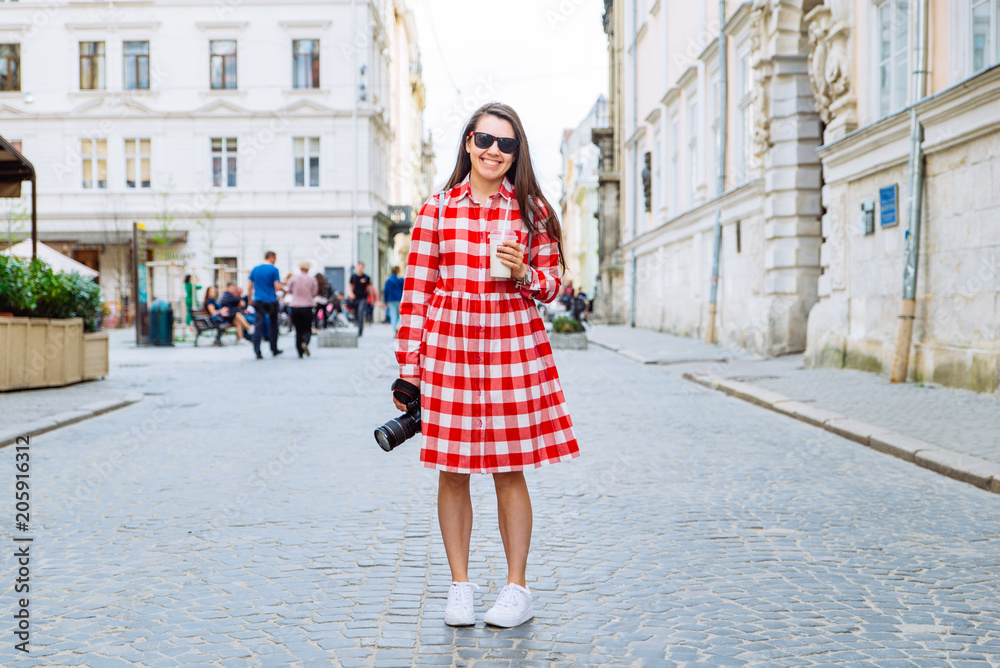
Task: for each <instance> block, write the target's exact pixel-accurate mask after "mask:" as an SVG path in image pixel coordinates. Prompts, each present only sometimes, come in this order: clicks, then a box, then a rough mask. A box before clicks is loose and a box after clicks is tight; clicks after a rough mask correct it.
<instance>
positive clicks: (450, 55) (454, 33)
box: [408, 0, 608, 206]
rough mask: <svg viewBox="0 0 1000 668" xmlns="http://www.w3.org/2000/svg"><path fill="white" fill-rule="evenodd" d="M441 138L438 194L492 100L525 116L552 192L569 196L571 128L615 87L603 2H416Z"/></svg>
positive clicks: (430, 111)
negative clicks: (563, 182)
mask: <svg viewBox="0 0 1000 668" xmlns="http://www.w3.org/2000/svg"><path fill="white" fill-rule="evenodd" d="M408 5H409V7H410V8H411V9H412V10H413V13H414V16H415V18H416V23H417V39H418V42H419V45H420V58H421V63H422V66H423V79H424V86H425V87H426V90H427V108H426V110H425V111H424V127H425V133H430V134H431V136H432V138H433V141H434V153H435V159H434V164H435V167H436V169H437V172H436V174H435V177H434V185H435V188H436V189H437V188H440V187H441V186H443V185H444V181H445V180H446V179H447V178H448V176H449V175H450V174H451V171H452V169H453V168H454V166H455V159H456V156H457V151H458V141H459V134H460V133H461V131H462V128H463V126H464V124H465V121H466V119H467V118H468V117H469V115H470V114H471V113H472V112H473V111H475V110H476V108H478V107H479V106H480V105H482V104H483V103H486V102H491V101H500V102H504V103H506V104H509V105H510V106H511V107H513V108H514V110H515V111H516V112H517V113H518V115H519V116H520V117H521V122H522V123H523V124H524V127H525V132H526V133H527V136H528V142H529V146H530V147H531V155H532V162H533V163H534V166H535V174H536V176H537V177H538V180H539V182H540V183H541V185H542V188H543V191H544V192H545V196H546V197H547V198H549V201H550V202H552V203H553V205H555V206H558V205H556V204H555V203H556V202H557V201H558V200H559V195H560V185H559V177H560V173H561V172H562V157H561V156H560V154H559V147H560V144H561V143H562V136H563V130H564V129H571V128H575V127H576V126H577V125H579V124H580V123H581V122H582V121H583V119H584V118H585V117H586V115H587V113H588V112H589V111H590V109H591V107H593V105H594V103H595V102H596V101H597V98H598V96H600V95H602V94H604V95H607V91H608V42H607V36H606V35H605V34H604V29H603V26H602V23H601V17H602V15H603V13H604V2H603V1H602V0H505V1H504V2H485V1H483V0H409V1H408Z"/></svg>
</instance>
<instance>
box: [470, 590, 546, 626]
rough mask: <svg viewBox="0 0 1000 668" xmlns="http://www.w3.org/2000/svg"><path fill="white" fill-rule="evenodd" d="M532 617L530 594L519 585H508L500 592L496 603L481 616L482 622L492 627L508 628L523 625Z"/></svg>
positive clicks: (533, 612)
mask: <svg viewBox="0 0 1000 668" xmlns="http://www.w3.org/2000/svg"><path fill="white" fill-rule="evenodd" d="M534 616H535V608H534V606H533V605H532V604H531V592H530V591H528V590H527V589H525V588H524V587H522V586H520V585H516V584H509V585H507V586H506V587H504V588H503V589H502V590H501V591H500V595H499V596H497V602H496V603H495V604H494V605H493V607H492V608H490V609H489V610H488V611H487V612H486V614H485V615H484V616H483V621H484V622H486V623H487V624H490V625H492V626H503V627H505V628H510V627H512V626H518V625H520V624H524V623H525V622H526V621H528V620H529V619H531V618H532V617H534Z"/></svg>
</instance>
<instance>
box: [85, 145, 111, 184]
mask: <svg viewBox="0 0 1000 668" xmlns="http://www.w3.org/2000/svg"><path fill="white" fill-rule="evenodd" d="M80 156H81V157H82V158H83V187H84V189H85V190H93V189H94V188H99V189H102V190H104V189H106V188H107V187H108V140H107V139H84V140H83V142H81V145H80Z"/></svg>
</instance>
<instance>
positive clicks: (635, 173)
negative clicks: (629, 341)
mask: <svg viewBox="0 0 1000 668" xmlns="http://www.w3.org/2000/svg"><path fill="white" fill-rule="evenodd" d="M638 41H639V0H632V239H633V240H634V239H635V238H636V237H637V236H638V235H639V203H638V202H639V144H638V142H636V138H635V133H636V131H638V129H639V54H638V53H637V52H636V50H637V49H638ZM636 265H637V262H636V257H635V249H634V248H633V249H632V272H631V273H632V298H631V301H630V302H629V315H628V321H629V325H630V326H631V327H635V295H636V287H637V286H636V278H635V273H636V272H635V270H636Z"/></svg>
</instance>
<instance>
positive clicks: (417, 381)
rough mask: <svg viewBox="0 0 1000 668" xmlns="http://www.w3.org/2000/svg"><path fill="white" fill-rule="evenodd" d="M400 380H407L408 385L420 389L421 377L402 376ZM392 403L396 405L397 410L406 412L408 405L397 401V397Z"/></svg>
mask: <svg viewBox="0 0 1000 668" xmlns="http://www.w3.org/2000/svg"><path fill="white" fill-rule="evenodd" d="M400 380H405V381H406V382H407V383H412V384H413V385H416V386H417V387H420V377H419V376H402V377H400ZM392 403H394V404H395V405H396V408H398V409H399V410H401V411H403V412H406V404H404V403H402V402H400V401H399V399H397V398H396V397H395V396H393V397H392Z"/></svg>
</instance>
